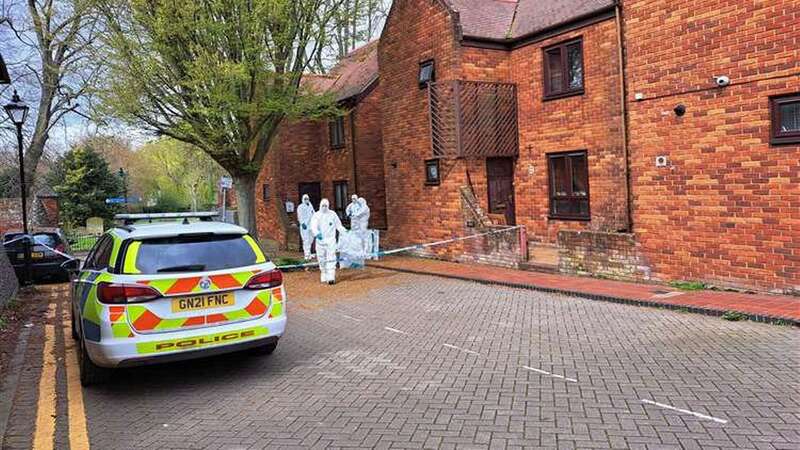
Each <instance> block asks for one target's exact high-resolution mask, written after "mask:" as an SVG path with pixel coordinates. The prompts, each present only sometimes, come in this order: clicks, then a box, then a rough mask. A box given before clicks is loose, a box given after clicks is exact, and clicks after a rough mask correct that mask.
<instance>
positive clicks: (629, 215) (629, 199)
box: [614, 0, 633, 233]
mask: <svg viewBox="0 0 800 450" xmlns="http://www.w3.org/2000/svg"><path fill="white" fill-rule="evenodd" d="M614 3H615V6H614V8H615V12H616V14H615V16H616V22H617V49H618V51H619V96H620V102H619V104H620V113H621V115H622V117H621V125H622V127H621V128H622V152H623V155H624V162H625V167H624V175H625V229H626V231H627V232H629V233H632V232H633V192H632V191H633V190H632V188H631V169H630V167H631V157H630V149H629V146H628V104H627V88H626V86H627V77H626V75H625V48H624V45H625V39H624V36H623V28H622V0H616V1H615V2H614Z"/></svg>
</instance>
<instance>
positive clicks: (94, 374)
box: [78, 339, 111, 387]
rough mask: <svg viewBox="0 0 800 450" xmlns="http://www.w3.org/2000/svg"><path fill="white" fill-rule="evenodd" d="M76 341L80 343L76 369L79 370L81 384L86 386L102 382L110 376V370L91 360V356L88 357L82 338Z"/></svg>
mask: <svg viewBox="0 0 800 450" xmlns="http://www.w3.org/2000/svg"><path fill="white" fill-rule="evenodd" d="M78 342H79V343H80V357H79V359H80V361H79V364H78V371H79V372H80V378H81V386H84V387H86V386H91V385H93V384H102V383H104V382H105V381H106V380H107V379H108V377H109V376H110V374H111V373H110V372H111V371H110V370H109V369H106V368H104V367H100V366H98V365H96V364H95V363H93V362H92V360H91V358H89V353H87V352H86V343H85V341H84V339H80V340H79V341H78Z"/></svg>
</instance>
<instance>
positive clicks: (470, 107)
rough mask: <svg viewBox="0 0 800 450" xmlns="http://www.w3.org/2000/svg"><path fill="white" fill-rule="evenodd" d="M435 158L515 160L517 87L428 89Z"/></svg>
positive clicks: (450, 84) (449, 84) (458, 84)
mask: <svg viewBox="0 0 800 450" xmlns="http://www.w3.org/2000/svg"><path fill="white" fill-rule="evenodd" d="M428 107H429V117H430V132H431V149H432V150H433V157H434V158H467V159H477V158H486V157H496V156H517V155H518V154H519V135H518V131H517V87H516V85H514V84H508V83H486V82H479V81H461V80H453V81H441V82H437V83H431V84H430V85H428Z"/></svg>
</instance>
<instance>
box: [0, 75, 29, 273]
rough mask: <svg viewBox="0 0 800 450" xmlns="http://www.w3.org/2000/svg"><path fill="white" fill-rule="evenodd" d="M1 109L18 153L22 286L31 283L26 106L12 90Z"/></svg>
mask: <svg viewBox="0 0 800 450" xmlns="http://www.w3.org/2000/svg"><path fill="white" fill-rule="evenodd" d="M3 109H5V110H6V114H8V118H9V119H11V122H12V123H13V124H14V126H15V127H16V128H17V150H18V152H19V190H20V197H22V232H23V233H24V234H25V238H24V239H23V241H24V242H25V279H24V280H23V281H22V282H23V284H29V283H30V282H31V245H30V244H31V243H30V236H29V234H28V198H27V189H26V184H25V155H24V154H23V151H22V125H23V124H24V123H25V119H27V118H28V105H26V104H25V102H23V101H22V100H21V99H20V98H19V95H18V94H17V91H16V90H14V95H13V96H12V97H11V103H9V104H7V105H5V106H4V107H3Z"/></svg>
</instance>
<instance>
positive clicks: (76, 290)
mask: <svg viewBox="0 0 800 450" xmlns="http://www.w3.org/2000/svg"><path fill="white" fill-rule="evenodd" d="M210 216H211V214H205V215H204V214H190V213H185V214H181V213H176V214H159V215H148V214H126V215H118V216H117V217H118V219H120V220H123V221H124V222H125V225H121V226H118V227H115V228H113V229H111V230H110V231H108V232H107V233H106V234H104V235H103V236H102V237H101V238H100V239H99V240H98V241H97V244H95V246H94V247H93V248H92V250H91V252H90V253H89V255H88V256H87V258H86V260H85V261H84V263H83V265H82V267H80V268H79V267H78V264H77V263H76V262H74V261H73V262H71V263H70V262H68V263H65V266H66V267H67V268H69V269H71V270H74V271H76V272H77V273H76V275H75V276H74V277H73V280H72V282H71V283H72V284H71V288H72V334H73V337H74V338H75V339H77V340H78V341H79V342H80V352H79V355H80V377H81V383H82V384H83V385H84V386H86V385H89V384H93V383H97V382H101V381H103V380H104V379H105V378H107V377H108V375H109V373H110V370H111V369H114V368H122V367H130V366H136V365H143V364H151V363H159V362H166V361H175V360H183V359H191V358H197V357H204V356H209V355H214V354H220V353H228V352H233V351H238V350H244V349H254V350H255V351H256V352H257V353H262V354H271V353H272V352H273V351H274V350H275V348H276V346H277V344H278V339H279V338H280V337H281V336H282V335H283V332H284V329H285V328H286V292H285V290H284V287H283V277H282V275H281V272H280V271H279V270H277V268H276V267H275V265H274V264H273V263H271V262H270V261H268V260H267V259H266V258H265V256H264V254H263V252H262V251H261V249H260V248H259V246H258V245H257V244H256V242H255V240H254V239H253V238H252V237H251V236H250V235H249V234H248V233H247V230H245V229H244V228H241V227H238V226H235V225H231V224H227V223H219V222H211V221H208V219H209V218H210ZM197 218H200V219H201V220H199V221H197V220H195V219H197ZM154 219H157V220H160V221H161V222H158V221H154ZM165 220H166V221H167V222H164V221H165ZM170 220H172V222H170ZM175 220H178V221H177V222H176V221H175ZM142 221H149V222H152V223H145V224H142V223H141V222H142Z"/></svg>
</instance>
